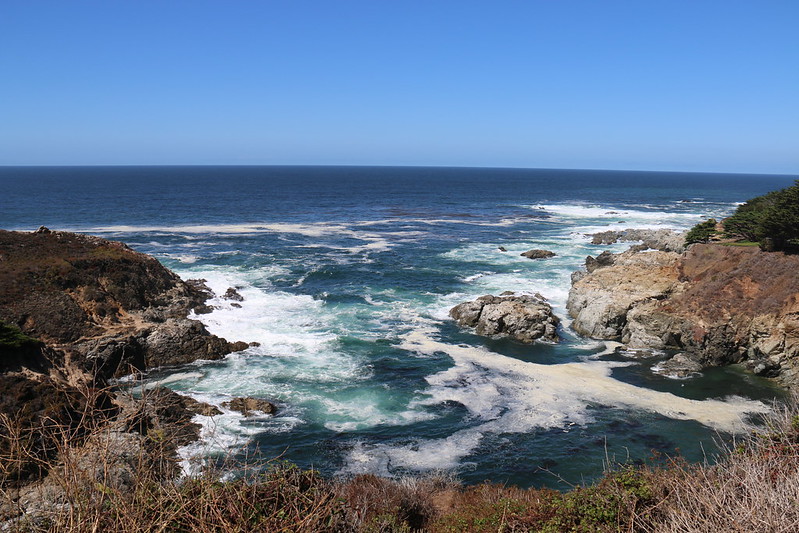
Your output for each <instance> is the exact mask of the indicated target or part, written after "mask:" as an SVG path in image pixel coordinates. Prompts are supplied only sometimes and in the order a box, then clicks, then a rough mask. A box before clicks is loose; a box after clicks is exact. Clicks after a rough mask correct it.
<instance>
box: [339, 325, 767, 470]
mask: <svg viewBox="0 0 799 533" xmlns="http://www.w3.org/2000/svg"><path fill="white" fill-rule="evenodd" d="M402 348H404V349H406V350H412V351H417V352H421V353H426V354H433V353H442V352H443V353H446V354H447V355H449V356H450V357H451V358H452V360H453V362H454V366H453V367H451V368H449V369H447V370H445V371H443V372H439V373H437V374H434V375H432V376H429V377H428V378H427V381H428V383H429V389H428V390H426V391H425V392H426V394H427V395H428V398H427V399H426V400H423V401H421V402H420V403H422V404H428V405H435V404H441V403H443V402H458V403H460V404H462V405H463V406H464V407H466V409H468V410H469V412H470V413H471V415H472V417H473V418H474V420H475V421H476V424H475V425H474V426H473V427H470V428H466V429H463V430H460V431H458V432H455V433H453V434H452V435H450V436H449V437H447V438H443V439H431V440H418V441H417V440H414V441H412V442H410V443H406V444H399V445H394V444H390V445H389V444H386V445H370V446H366V445H363V444H360V445H358V446H355V447H354V448H353V449H352V450H351V451H350V453H349V454H348V460H347V465H346V467H345V471H347V472H358V471H375V470H376V471H378V472H381V473H387V472H389V471H390V469H392V468H396V467H407V468H413V469H415V470H425V469H435V468H451V467H454V466H456V465H458V464H460V463H461V462H462V460H463V459H464V458H466V457H468V456H469V455H470V454H471V453H472V452H473V451H474V450H475V449H476V448H477V446H479V444H480V442H481V440H482V437H483V435H485V434H487V433H493V434H502V433H525V432H530V431H533V430H534V429H535V428H563V429H564V430H567V429H568V427H570V426H572V425H581V426H584V425H586V424H588V423H590V422H591V420H592V418H591V415H590V411H589V409H588V407H589V406H590V405H592V404H602V405H613V406H616V407H619V408H626V409H634V410H644V411H649V412H653V413H657V414H660V415H663V416H665V417H668V418H673V419H678V420H696V421H698V422H700V423H702V424H704V425H706V426H708V427H710V428H713V429H716V430H719V431H725V432H732V433H734V432H739V431H742V430H743V429H744V428H745V423H744V420H745V417H746V415H747V414H749V413H765V412H767V411H768V407H767V406H765V405H764V404H762V403H761V402H757V401H751V400H746V399H743V398H739V397H730V398H728V399H726V400H724V401H721V400H704V401H699V400H690V399H685V398H681V397H678V396H675V395H673V394H669V393H664V392H657V391H652V390H648V389H643V388H640V387H636V386H634V385H630V384H627V383H624V382H621V381H618V380H616V379H614V378H612V377H611V375H610V374H611V371H612V369H613V368H615V367H618V366H624V365H626V364H632V363H620V362H608V361H595V360H588V361H586V362H581V363H566V364H561V365H540V364H535V363H528V362H524V361H520V360H517V359H512V358H508V357H505V356H502V355H500V354H497V353H494V352H491V351H489V350H487V349H485V348H475V347H469V346H463V345H458V346H455V345H449V344H446V343H443V342H440V341H438V340H436V339H435V338H434V337H433V336H432V335H431V332H430V331H424V330H418V331H415V332H413V333H411V334H409V335H407V336H406V338H405V341H404V343H403V345H402ZM610 348H611V346H609V347H608V349H610Z"/></svg>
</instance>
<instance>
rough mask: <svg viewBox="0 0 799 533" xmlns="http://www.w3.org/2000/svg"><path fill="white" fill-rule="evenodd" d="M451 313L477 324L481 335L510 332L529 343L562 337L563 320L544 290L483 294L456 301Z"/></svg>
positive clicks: (460, 321)
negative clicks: (561, 320)
mask: <svg viewBox="0 0 799 533" xmlns="http://www.w3.org/2000/svg"><path fill="white" fill-rule="evenodd" d="M449 315H450V316H451V317H452V318H454V319H455V322H457V323H458V325H460V326H463V327H473V328H475V331H476V332H477V334H479V335H487V336H494V335H506V336H509V337H512V338H514V339H516V340H519V341H521V342H527V343H529V342H533V341H535V340H542V341H548V342H557V341H558V340H559V337H558V332H557V329H558V323H559V320H558V318H557V317H556V316H555V315H553V314H552V307H551V306H550V305H549V303H547V301H546V299H545V298H544V297H543V296H541V295H540V294H536V295H534V296H530V295H522V296H516V295H512V294H503V295H501V296H492V295H486V296H481V297H480V298H478V299H477V300H474V301H471V302H464V303H462V304H459V305H456V306H455V307H453V308H452V309H451V310H450V312H449Z"/></svg>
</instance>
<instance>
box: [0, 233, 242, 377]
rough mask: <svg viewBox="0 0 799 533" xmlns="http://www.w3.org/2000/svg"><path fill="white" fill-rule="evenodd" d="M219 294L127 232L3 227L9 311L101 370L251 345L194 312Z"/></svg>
mask: <svg viewBox="0 0 799 533" xmlns="http://www.w3.org/2000/svg"><path fill="white" fill-rule="evenodd" d="M209 296H210V293H209V292H207V291H205V290H203V289H202V287H201V286H200V285H199V284H196V283H195V284H192V283H187V282H183V281H182V280H181V279H180V278H179V277H178V276H177V275H175V274H174V273H172V272H171V271H170V270H168V269H167V268H166V267H164V266H163V265H161V263H159V262H158V261H157V260H156V259H155V258H153V257H150V256H148V255H145V254H142V253H139V252H136V251H133V250H131V249H130V248H128V247H127V246H126V245H125V244H123V243H120V242H114V241H108V240H105V239H101V238H99V237H93V236H88V235H79V234H75V233H68V232H61V231H50V230H48V229H47V228H40V229H39V230H38V231H36V232H33V233H24V232H14V231H2V230H0V321H3V322H5V323H7V324H10V325H13V326H16V327H18V328H19V329H20V330H21V331H22V333H24V334H25V335H28V336H30V337H33V338H36V339H39V340H41V341H42V342H44V343H45V344H46V345H47V346H49V347H51V348H53V349H55V350H56V351H58V352H61V353H63V354H64V355H65V356H66V360H67V362H68V363H70V364H72V365H75V366H77V367H80V368H82V369H83V370H86V371H88V372H90V373H91V374H93V375H95V376H99V377H102V378H106V377H111V376H117V375H121V374H126V373H130V372H131V371H135V370H144V369H146V368H151V367H157V366H163V365H174V364H183V363H188V362H191V361H194V360H197V359H219V358H221V357H222V356H224V355H226V354H228V353H230V352H232V351H237V350H242V349H244V348H246V347H247V344H245V343H235V344H234V343H229V342H228V341H226V340H225V339H221V338H219V337H217V336H215V335H211V334H210V333H208V331H207V330H206V329H205V327H204V326H203V325H202V324H201V323H200V322H198V321H196V320H190V319H188V318H187V316H188V315H189V313H190V312H191V311H192V310H197V311H198V312H202V311H204V310H206V309H207V308H206V306H205V301H206V300H207V299H208V298H209Z"/></svg>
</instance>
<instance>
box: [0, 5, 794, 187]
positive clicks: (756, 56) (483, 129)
mask: <svg viewBox="0 0 799 533" xmlns="http://www.w3.org/2000/svg"><path fill="white" fill-rule="evenodd" d="M16 164H355V165H372V164H377V165H453V166H503V167H543V168H553V167H556V168H609V169H649V170H700V171H732V172H768V173H799V0H785V1H770V0H751V1H746V2H744V1H736V0H718V1H703V0H686V1H680V0H668V1H667V0H661V1H644V0H629V1H613V0H586V1H569V0H562V1H556V0H547V1H543V0H542V1H499V0H497V1H483V2H473V1H468V0H457V1H436V0H424V1H415V0H402V1H400V0H397V1H387V0H370V1H347V0H324V1H321V0H320V1H303V0H283V1H265V0H263V1H256V0H239V1H233V0H230V1H221V0H220V1H202V0H191V1H175V0H159V1H142V0H137V1H133V0H129V1H116V0H113V1H112V0H102V1H100V0H98V1H91V2H89V1H77V0H70V1H65V0H57V1H38V0H2V1H0V165H16Z"/></svg>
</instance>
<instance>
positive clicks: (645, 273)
mask: <svg viewBox="0 0 799 533" xmlns="http://www.w3.org/2000/svg"><path fill="white" fill-rule="evenodd" d="M567 308H568V310H569V313H570V315H571V316H572V317H574V319H575V320H574V322H573V327H574V329H575V330H576V331H577V332H579V333H581V334H583V335H587V336H591V337H595V338H601V339H616V340H620V341H621V342H623V343H625V344H627V346H628V347H629V348H631V349H638V348H643V349H645V348H656V349H660V348H671V349H678V350H682V351H685V352H686V353H687V354H688V355H689V356H690V357H692V358H693V359H695V360H697V361H698V362H699V363H700V364H702V365H705V366H707V365H723V364H729V363H736V362H742V361H746V363H747V366H748V367H749V368H751V369H752V370H753V371H754V372H756V373H759V374H762V375H766V376H777V375H778V376H779V379H780V380H781V381H783V383H785V384H786V385H789V386H791V387H797V386H799V372H798V371H797V368H799V256H791V255H784V254H782V253H767V252H762V251H760V250H759V249H757V248H743V247H731V246H722V245H716V244H706V245H705V244H697V245H693V246H691V247H690V249H689V250H688V251H687V252H685V253H684V254H682V255H678V254H674V253H667V252H632V251H631V252H625V253H623V254H618V255H616V256H615V259H614V261H613V262H612V264H610V265H609V266H601V267H599V268H596V269H595V270H594V271H593V272H591V273H590V274H586V275H585V276H583V277H582V278H580V279H576V281H575V282H574V283H573V285H572V289H571V291H570V293H569V300H568V303H567Z"/></svg>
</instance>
